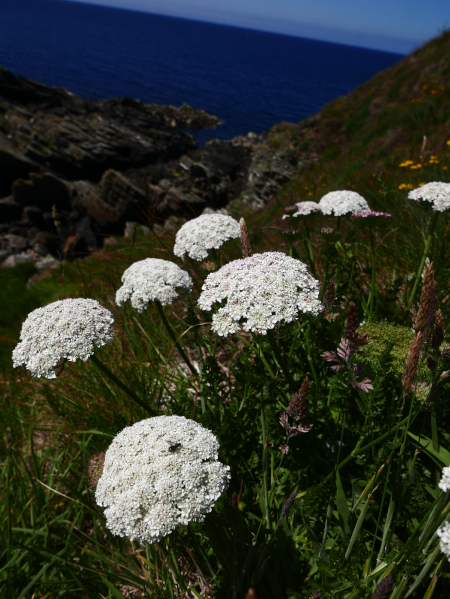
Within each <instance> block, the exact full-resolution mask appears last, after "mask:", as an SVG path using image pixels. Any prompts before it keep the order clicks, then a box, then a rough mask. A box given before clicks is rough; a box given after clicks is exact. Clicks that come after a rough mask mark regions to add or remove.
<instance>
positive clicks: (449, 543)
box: [436, 522, 450, 561]
mask: <svg viewBox="0 0 450 599" xmlns="http://www.w3.org/2000/svg"><path fill="white" fill-rule="evenodd" d="M436 534H437V536H438V537H439V538H440V539H441V541H440V543H439V548H440V550H441V551H442V553H444V554H445V555H446V556H447V559H448V561H450V522H445V523H444V525H443V527H442V528H438V530H437V531H436Z"/></svg>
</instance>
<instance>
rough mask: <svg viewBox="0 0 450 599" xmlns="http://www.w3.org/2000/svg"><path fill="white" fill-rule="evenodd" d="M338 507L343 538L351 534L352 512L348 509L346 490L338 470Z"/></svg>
mask: <svg viewBox="0 0 450 599" xmlns="http://www.w3.org/2000/svg"><path fill="white" fill-rule="evenodd" d="M336 489H337V493H336V505H337V510H338V515H339V526H340V527H341V530H342V533H343V536H344V537H346V536H347V535H349V534H350V510H349V508H348V503H347V499H346V497H345V493H344V488H343V486H342V482H341V477H340V476H339V471H338V470H336Z"/></svg>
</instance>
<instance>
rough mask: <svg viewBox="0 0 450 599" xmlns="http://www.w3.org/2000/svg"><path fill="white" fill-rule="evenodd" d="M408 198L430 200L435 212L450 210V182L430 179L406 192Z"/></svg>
mask: <svg viewBox="0 0 450 599" xmlns="http://www.w3.org/2000/svg"><path fill="white" fill-rule="evenodd" d="M408 198H409V199H410V200H421V201H423V202H430V203H431V204H432V206H433V210H434V211H435V212H445V211H446V210H450V183H442V182H441V181H432V182H431V183H426V184H425V185H422V187H418V188H417V189H413V190H412V191H410V192H409V193H408Z"/></svg>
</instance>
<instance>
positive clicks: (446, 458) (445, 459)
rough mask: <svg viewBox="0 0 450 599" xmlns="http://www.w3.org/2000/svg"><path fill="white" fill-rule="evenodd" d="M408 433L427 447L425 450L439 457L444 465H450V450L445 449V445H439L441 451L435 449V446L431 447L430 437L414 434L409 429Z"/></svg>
mask: <svg viewBox="0 0 450 599" xmlns="http://www.w3.org/2000/svg"><path fill="white" fill-rule="evenodd" d="M408 435H409V436H410V437H412V438H413V439H414V441H417V443H420V444H421V445H422V447H424V448H425V451H426V452H427V453H429V454H430V455H432V456H434V457H435V458H437V459H438V460H439V461H440V462H442V463H443V464H444V466H450V452H448V451H447V449H445V448H444V447H439V451H436V450H435V449H433V447H431V439H429V438H428V437H424V436H423V435H422V436H421V437H418V436H417V435H414V434H413V433H411V432H409V431H408Z"/></svg>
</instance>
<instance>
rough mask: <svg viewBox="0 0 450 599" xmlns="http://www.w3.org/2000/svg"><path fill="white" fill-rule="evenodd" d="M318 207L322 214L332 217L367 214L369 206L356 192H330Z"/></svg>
mask: <svg viewBox="0 0 450 599" xmlns="http://www.w3.org/2000/svg"><path fill="white" fill-rule="evenodd" d="M319 207H320V209H321V211H322V213H323V214H325V215H332V216H345V215H347V214H348V215H350V214H356V213H358V212H369V211H370V208H369V204H368V203H367V202H366V200H365V199H364V198H363V197H362V196H361V195H360V194H359V193H357V192H356V191H347V190H342V191H330V192H329V193H327V194H325V195H324V196H323V197H322V198H321V200H320V202H319Z"/></svg>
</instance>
